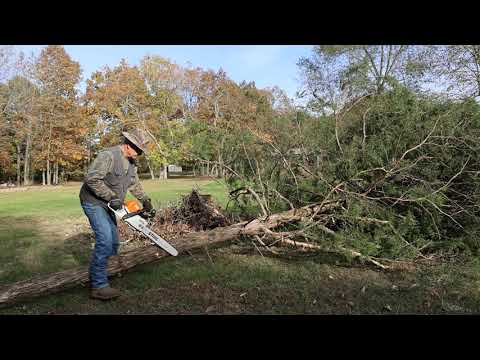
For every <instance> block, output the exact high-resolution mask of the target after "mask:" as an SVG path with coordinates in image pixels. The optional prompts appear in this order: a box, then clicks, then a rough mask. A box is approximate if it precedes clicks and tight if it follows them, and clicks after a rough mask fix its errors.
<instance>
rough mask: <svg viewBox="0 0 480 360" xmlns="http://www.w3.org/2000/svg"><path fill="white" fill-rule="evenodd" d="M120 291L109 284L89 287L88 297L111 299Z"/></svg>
mask: <svg viewBox="0 0 480 360" xmlns="http://www.w3.org/2000/svg"><path fill="white" fill-rule="evenodd" d="M120 294H121V293H120V291H119V290H117V289H114V288H111V287H110V286H107V287H104V288H100V289H91V290H90V297H91V298H93V299H100V300H111V299H115V298H117V297H119V296H120Z"/></svg>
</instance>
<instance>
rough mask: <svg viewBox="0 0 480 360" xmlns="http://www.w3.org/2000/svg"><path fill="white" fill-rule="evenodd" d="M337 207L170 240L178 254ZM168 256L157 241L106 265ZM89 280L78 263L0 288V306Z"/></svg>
mask: <svg viewBox="0 0 480 360" xmlns="http://www.w3.org/2000/svg"><path fill="white" fill-rule="evenodd" d="M337 207H339V203H337V202H332V203H327V204H324V205H323V207H322V208H320V205H319V204H312V205H309V206H305V207H303V208H299V209H292V210H289V211H285V212H282V213H279V214H273V215H270V216H269V217H268V218H267V219H263V218H258V219H255V220H253V221H250V222H248V221H244V222H241V223H237V224H233V225H230V226H227V227H218V228H216V229H213V230H210V231H202V232H194V233H190V234H186V235H185V236H183V237H182V238H181V239H176V241H175V242H172V245H174V246H175V248H176V249H177V250H178V252H179V254H180V255H181V254H182V253H185V252H186V251H187V250H188V251H190V250H196V249H201V248H204V247H205V246H208V245H220V244H222V243H224V242H227V241H229V240H233V239H235V238H237V237H238V236H240V235H248V236H253V235H258V234H262V233H263V232H264V231H265V229H273V228H275V227H277V226H279V225H281V224H284V223H286V222H290V221H298V220H300V219H301V218H302V217H306V216H311V215H312V214H315V213H317V214H318V213H321V212H325V211H328V210H331V209H333V208H337ZM169 256H170V255H168V254H167V253H166V252H165V251H163V250H162V249H160V248H159V247H158V246H156V245H149V246H146V247H142V248H139V249H134V250H131V251H127V252H125V253H123V254H120V255H119V257H118V260H117V261H112V262H109V264H108V268H107V271H108V275H109V276H112V275H115V274H118V273H120V272H122V271H125V270H128V269H131V268H133V267H135V266H137V265H140V264H145V263H150V262H154V261H157V260H159V259H161V258H164V257H169ZM88 280H89V274H88V268H87V267H79V268H75V269H71V270H65V271H61V272H58V273H54V274H49V275H45V276H41V277H37V278H34V279H30V280H25V281H21V282H17V283H14V284H11V285H9V286H6V287H4V288H0V306H4V305H11V304H13V303H15V302H18V301H20V300H24V299H28V298H32V297H37V296H40V295H44V294H47V293H53V292H57V291H59V290H62V289H66V288H70V287H73V286H75V285H79V284H82V283H86V282H88Z"/></svg>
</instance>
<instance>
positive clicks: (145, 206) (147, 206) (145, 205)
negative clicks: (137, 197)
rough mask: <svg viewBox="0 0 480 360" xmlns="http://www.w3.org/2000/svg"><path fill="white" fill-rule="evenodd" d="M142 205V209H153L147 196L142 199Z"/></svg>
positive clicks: (147, 210) (148, 210)
mask: <svg viewBox="0 0 480 360" xmlns="http://www.w3.org/2000/svg"><path fill="white" fill-rule="evenodd" d="M142 205H143V210H145V211H146V212H151V211H152V210H153V205H152V200H150V199H149V198H145V199H143V201H142Z"/></svg>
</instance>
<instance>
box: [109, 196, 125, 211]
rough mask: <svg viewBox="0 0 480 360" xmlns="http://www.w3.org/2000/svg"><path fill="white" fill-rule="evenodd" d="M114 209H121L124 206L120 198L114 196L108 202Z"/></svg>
mask: <svg viewBox="0 0 480 360" xmlns="http://www.w3.org/2000/svg"><path fill="white" fill-rule="evenodd" d="M108 204H109V205H110V207H111V208H112V209H113V210H120V209H121V208H122V206H123V204H122V202H121V201H120V199H119V198H113V199H111V200H110V202H109V203H108Z"/></svg>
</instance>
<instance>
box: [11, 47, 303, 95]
mask: <svg viewBox="0 0 480 360" xmlns="http://www.w3.org/2000/svg"><path fill="white" fill-rule="evenodd" d="M43 47H44V46H42V45H32V46H30V45H21V46H16V48H17V49H18V50H22V51H24V52H25V53H26V54H30V53H31V52H33V53H34V54H36V55H37V54H39V52H40V50H41V49H42V48H43ZM311 49H312V46H307V45H148V46H145V45H65V50H66V51H67V53H68V54H69V55H70V56H71V57H72V59H74V60H75V61H78V62H79V63H80V65H81V67H82V70H83V79H84V80H85V79H88V78H89V77H90V75H91V73H92V72H93V71H96V70H99V69H100V68H101V67H102V66H104V65H108V66H110V67H113V66H115V65H117V64H118V63H119V62H120V59H122V58H125V59H127V61H128V63H129V64H131V65H137V64H138V63H139V61H140V59H141V58H142V57H143V56H145V55H147V54H148V55H160V56H162V57H165V58H168V59H170V60H171V61H173V62H175V63H177V64H178V65H186V64H187V63H188V62H189V63H190V64H191V65H192V66H194V67H200V68H202V69H204V70H207V69H212V70H218V69H219V68H220V67H221V68H223V69H224V70H225V71H226V73H227V75H228V76H229V77H230V78H231V79H233V80H234V81H236V82H240V81H242V80H246V81H254V82H255V84H256V86H257V87H259V88H265V87H271V86H274V85H277V86H279V87H280V88H281V89H283V90H285V91H286V92H287V94H288V96H289V97H291V98H293V97H294V95H295V91H297V90H298V88H299V86H300V80H299V74H298V67H297V66H296V63H297V61H298V59H299V58H300V57H302V56H309V55H310V53H311ZM82 88H83V86H82Z"/></svg>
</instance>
